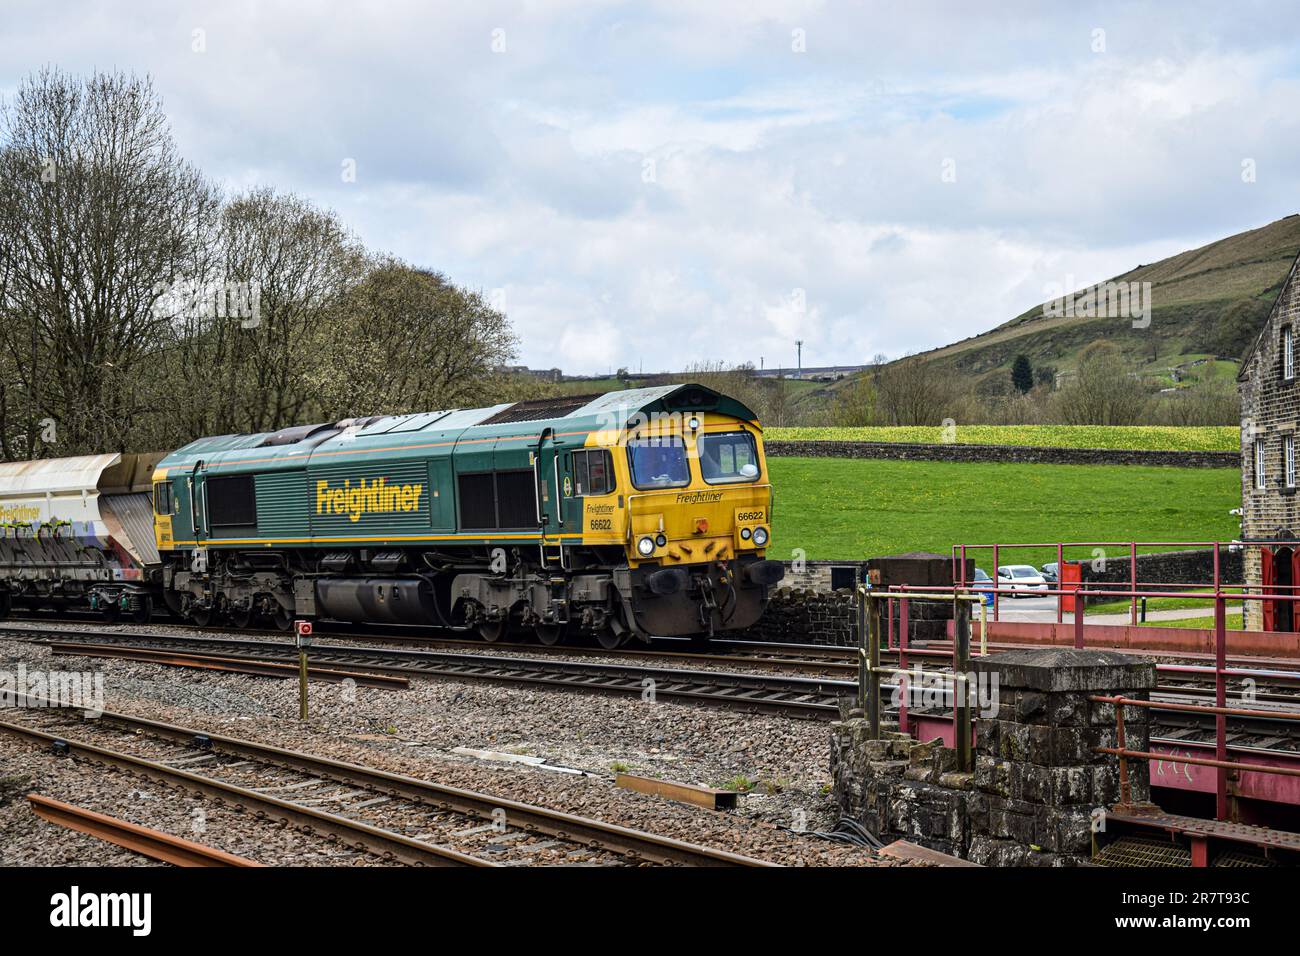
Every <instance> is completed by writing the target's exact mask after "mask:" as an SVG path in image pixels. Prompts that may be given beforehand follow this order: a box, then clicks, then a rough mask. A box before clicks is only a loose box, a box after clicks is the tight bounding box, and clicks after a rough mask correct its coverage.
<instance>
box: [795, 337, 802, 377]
mask: <svg viewBox="0 0 1300 956" xmlns="http://www.w3.org/2000/svg"><path fill="white" fill-rule="evenodd" d="M794 347H795V349H796V350H797V351H798V353H799V370H798V372H796V373H795V376H794V377H795V378H797V379H799V380H800V381H802V380H803V339H795V340H794Z"/></svg>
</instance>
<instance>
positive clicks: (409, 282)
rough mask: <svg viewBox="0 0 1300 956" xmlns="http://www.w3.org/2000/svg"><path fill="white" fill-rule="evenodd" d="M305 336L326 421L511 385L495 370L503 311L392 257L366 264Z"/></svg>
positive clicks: (461, 399) (478, 398)
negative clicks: (313, 356) (352, 284)
mask: <svg viewBox="0 0 1300 956" xmlns="http://www.w3.org/2000/svg"><path fill="white" fill-rule="evenodd" d="M306 341H309V342H311V343H312V349H313V351H315V353H316V355H317V358H318V360H317V361H316V362H315V363H314V366H313V370H312V372H311V374H310V383H311V389H312V393H313V396H314V402H315V404H316V406H317V407H319V408H320V409H321V411H322V413H324V414H325V416H326V417H331V416H335V417H344V416H348V415H358V414H373V413H380V412H385V413H395V412H409V411H427V410H430V409H438V408H453V407H458V406H459V407H464V406H472V405H475V404H486V403H491V402H493V401H500V400H501V399H500V398H499V397H498V395H499V394H500V393H501V390H503V389H504V390H509V391H512V392H517V391H518V390H519V386H520V383H519V382H517V381H512V382H509V383H508V382H506V381H505V380H504V377H503V376H502V375H501V374H500V373H499V372H498V369H500V367H501V366H503V365H505V364H507V363H508V362H509V361H510V360H511V359H512V358H514V355H515V348H516V345H517V341H516V339H515V336H514V333H513V332H512V331H511V328H510V323H509V322H508V321H507V320H506V317H505V315H503V314H502V313H501V312H499V311H497V310H496V309H494V308H492V306H491V305H490V304H489V303H488V302H487V301H486V300H485V299H484V298H483V296H482V295H480V294H478V293H476V292H469V291H466V290H464V289H460V288H458V287H456V286H455V285H452V284H451V283H450V282H449V281H448V280H447V278H446V277H445V276H443V275H441V274H439V273H436V272H431V271H428V270H425V269H416V268H413V267H411V266H408V265H406V264H404V263H401V262H397V261H395V260H391V259H386V260H382V261H379V262H377V263H375V264H374V265H373V266H372V268H371V269H370V271H369V272H368V273H367V274H366V276H365V278H364V279H363V280H362V281H361V282H359V283H358V284H357V285H356V286H355V287H353V288H352V289H351V290H350V291H349V292H348V294H347V295H345V296H343V297H342V298H341V299H340V300H339V302H338V303H337V305H336V307H335V308H333V309H332V310H331V312H330V314H329V315H328V316H327V317H325V318H324V320H323V321H321V322H320V323H319V324H318V325H317V326H316V327H315V328H314V329H313V330H312V334H311V335H310V337H309V338H308V339H307V340H306ZM538 384H539V385H540V384H541V383H538Z"/></svg>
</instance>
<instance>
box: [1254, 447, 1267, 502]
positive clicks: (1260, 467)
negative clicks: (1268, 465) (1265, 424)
mask: <svg viewBox="0 0 1300 956" xmlns="http://www.w3.org/2000/svg"><path fill="white" fill-rule="evenodd" d="M1266 478H1267V476H1266V475H1265V473H1264V442H1263V440H1262V439H1259V438H1256V439H1255V490H1256V491H1263V490H1264V486H1265V484H1264V483H1265V480H1266Z"/></svg>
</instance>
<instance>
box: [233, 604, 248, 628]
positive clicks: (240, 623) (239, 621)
mask: <svg viewBox="0 0 1300 956" xmlns="http://www.w3.org/2000/svg"><path fill="white" fill-rule="evenodd" d="M230 623H231V624H233V625H234V626H235V627H238V628H245V627H248V626H249V625H250V624H252V623H253V609H252V608H236V609H234V610H232V611H231V612H230Z"/></svg>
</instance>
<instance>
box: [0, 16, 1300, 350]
mask: <svg viewBox="0 0 1300 956" xmlns="http://www.w3.org/2000/svg"><path fill="white" fill-rule="evenodd" d="M66 6H67V7H68V9H63V8H61V9H60V10H59V11H58V12H57V15H56V13H55V12H52V11H51V10H50V9H49V8H48V7H47V6H46V5H43V4H37V3H28V4H19V5H18V7H17V9H15V10H14V11H13V12H12V13H11V15H10V16H9V17H8V19H7V23H6V31H5V33H4V34H3V35H2V36H0V64H2V65H0V90H11V89H12V88H13V86H14V85H15V84H16V83H17V82H18V80H19V78H20V77H21V76H22V75H23V74H25V73H27V72H29V71H30V70H33V69H36V68H38V67H40V66H41V65H43V64H46V63H53V64H57V65H59V66H62V67H64V68H66V69H71V70H77V71H85V70H88V69H91V68H94V67H100V68H104V67H120V68H124V69H131V70H135V71H139V72H150V73H152V74H153V75H154V77H155V80H156V85H157V87H158V89H159V91H160V93H161V94H162V95H163V96H164V98H165V100H166V104H167V107H168V111H169V113H170V114H171V116H172V118H173V122H174V126H175V129H176V133H177V137H178V140H179V141H180V143H181V146H182V148H183V150H184V151H185V152H186V154H187V155H189V156H190V157H191V158H192V159H193V160H194V161H195V162H196V163H197V164H198V165H200V166H201V167H202V168H204V169H206V170H207V171H208V172H209V173H210V174H212V175H214V176H215V177H218V178H219V179H221V180H222V181H223V182H225V183H227V184H228V185H230V186H231V187H232V188H237V187H239V186H242V185H248V184H252V183H268V184H270V185H273V186H276V187H278V188H282V189H287V190H294V191H297V192H300V193H302V194H304V195H307V196H309V197H311V198H313V199H315V200H316V201H318V202H320V203H322V204H325V205H330V206H333V207H335V208H336V209H338V210H339V212H340V214H341V215H342V216H343V218H344V219H345V220H346V221H347V222H349V223H350V224H352V225H353V226H354V228H355V229H356V230H357V231H358V233H359V234H360V235H361V236H362V237H363V238H364V239H365V241H366V242H367V243H368V244H370V245H371V246H373V247H375V248H378V249H383V250H387V251H390V252H393V253H396V254H398V255H401V256H403V257H405V258H407V259H410V260H412V261H415V262H417V263H420V264H422V265H428V266H432V267H434V268H438V269H441V270H443V271H444V272H446V273H447V274H448V275H450V276H451V277H452V278H453V279H454V280H455V281H458V282H461V283H463V284H465V285H468V286H471V287H474V288H480V289H485V290H490V289H505V290H506V291H507V298H506V302H507V310H508V312H509V314H510V316H511V319H512V321H513V322H514V323H515V326H516V328H517V330H518V331H519V333H520V336H521V339H522V342H523V349H522V356H521V358H522V359H523V360H524V361H526V362H527V363H528V364H530V365H536V366H547V367H549V366H555V365H559V366H561V367H563V368H564V369H565V370H566V371H592V372H603V371H605V370H606V369H607V368H610V367H613V368H617V367H619V366H620V365H627V366H631V367H638V366H639V365H640V364H641V363H644V365H645V367H646V368H647V369H659V368H674V369H676V368H681V367H683V366H684V365H686V364H689V363H690V362H694V361H701V360H718V359H721V360H726V361H733V362H738V361H754V362H757V361H758V360H759V358H760V356H761V357H762V358H763V359H764V361H765V363H766V364H768V365H774V364H785V365H789V364H792V363H793V362H794V339H795V338H802V339H804V341H805V346H804V361H805V364H809V365H813V364H830V363H840V362H854V361H865V360H866V359H868V358H869V357H870V356H871V355H872V354H874V353H876V352H879V351H885V352H887V353H890V354H898V353H901V352H903V351H909V350H921V349H925V348H930V347H934V346H937V345H942V344H945V343H946V342H948V341H951V340H953V339H959V338H963V337H965V336H967V335H971V334H974V333H976V332H979V331H982V330H985V329H987V328H989V327H991V326H993V325H996V324H998V323H1000V322H1003V321H1005V320H1006V319H1008V318H1010V317H1011V316H1012V315H1014V314H1016V313H1018V312H1020V311H1022V310H1023V309H1025V308H1027V307H1029V306H1030V305H1032V304H1034V303H1035V302H1036V301H1038V300H1039V299H1041V298H1042V296H1043V290H1044V288H1045V287H1046V286H1047V285H1048V284H1049V283H1051V282H1059V281H1062V280H1063V279H1064V277H1065V276H1066V275H1074V276H1076V277H1077V278H1078V279H1079V280H1080V281H1081V282H1088V281H1093V280H1096V279H1101V278H1105V277H1107V276H1109V275H1112V274H1116V273H1119V272H1122V271H1124V270H1126V269H1129V268H1131V267H1132V266H1134V265H1136V264H1137V263H1138V262H1149V261H1152V260H1153V259H1156V258H1159V257H1161V256H1163V255H1168V254H1171V253H1173V252H1177V251H1180V250H1182V249H1185V248H1189V247H1191V246H1194V245H1197V244H1200V243H1203V242H1205V241H1209V240H1212V239H1215V238H1218V237H1220V236H1223V235H1226V234H1229V233H1231V232H1235V231H1238V230H1241V229H1244V228H1250V227H1252V226H1257V225H1261V224H1263V223H1265V222H1268V221H1271V220H1273V219H1276V218H1279V217H1281V216H1283V215H1287V214H1289V213H1291V212H1295V211H1296V209H1295V198H1294V197H1295V196H1296V195H1300V189H1297V187H1298V186H1300V150H1298V149H1297V146H1300V119H1297V118H1296V109H1295V104H1296V103H1297V102H1298V101H1300V81H1298V80H1297V76H1298V75H1300V70H1297V66H1298V65H1300V64H1298V62H1297V57H1296V56H1295V53H1294V48H1295V39H1296V33H1297V31H1300V25H1298V24H1296V23H1295V22H1294V18H1287V17H1279V16H1277V15H1276V13H1275V12H1274V11H1273V10H1272V9H1271V8H1270V7H1269V6H1267V5H1263V4H1261V5H1253V4H1250V3H1247V4H1245V5H1240V4H1239V5H1235V6H1233V7H1231V8H1222V7H1220V6H1218V5H1214V4H1209V3H1206V4H1203V5H1199V6H1198V5H1187V6H1184V7H1180V8H1179V12H1178V14H1177V16H1175V15H1173V14H1171V13H1170V12H1169V10H1168V9H1167V8H1163V7H1161V8H1156V7H1145V6H1138V5H1130V4H1121V5H1116V4H1107V3H1103V4H1097V5H1093V6H1083V7H1072V8H1070V9H1069V10H1051V9H1048V8H1043V7H1041V6H1040V5H1038V4H1029V3H1025V4H1024V5H1023V6H1020V7H1018V8H1016V10H1015V11H1014V12H1013V14H1012V15H1011V16H1010V17H1008V18H1005V19H1003V20H1001V21H999V22H997V23H993V22H991V21H987V20H986V19H985V18H983V17H982V16H977V15H976V13H975V12H973V11H971V10H969V9H968V8H967V7H966V6H965V5H944V4H938V5H928V4H920V5H908V6H906V7H899V6H896V5H875V4H868V5H861V6H857V5H855V6H851V7H850V6H847V5H840V4H824V3H817V2H809V3H800V4H793V5H791V4H786V3H779V2H776V0H770V2H769V0H764V2H762V3H755V2H753V0H748V2H740V0H735V2H725V3H710V4H690V3H684V2H683V3H675V2H664V3H636V4H615V3H582V2H566V3H563V4H554V3H545V4H541V3H527V2H504V0H499V2H493V0H489V2H485V3H480V4H474V5H439V6H438V7H437V8H436V9H434V8H431V7H429V6H428V5H426V4H421V3H416V2H414V0H411V2H406V3H398V4H382V5H379V4H376V5H373V6H366V7H362V6H357V7H355V8H346V12H345V13H341V14H326V13H324V12H320V11H316V10H315V9H313V8H311V7H308V6H302V7H296V8H291V9H290V8H274V7H272V8H268V7H265V6H264V5H260V4H255V3H253V2H252V0H241V2H235V3H227V4H222V5H220V6H213V5H208V4H199V3H195V4H188V5H187V4H184V3H179V4H178V3H163V2H161V0H155V2H152V3H140V4H136V5H133V6H132V7H130V8H122V7H118V6H115V5H114V6H109V5H101V4H98V3H81V4H68V5H66ZM1177 21H1181V22H1177ZM1097 27H1103V28H1104V29H1105V30H1106V38H1107V52H1105V53H1103V54H1096V53H1093V52H1092V51H1091V49H1090V46H1089V44H1090V40H1091V36H1092V30H1093V29H1094V28H1097ZM195 28H202V29H204V30H206V41H207V51H206V52H205V53H203V54H196V53H194V52H192V50H191V31H192V30H193V29H195ZM796 28H797V29H801V30H803V31H804V33H805V36H806V39H807V52H806V53H795V52H793V51H792V49H791V43H790V40H791V31H792V30H793V29H796ZM497 29H500V30H504V31H505V33H504V38H505V44H506V49H505V52H502V53H494V52H493V51H492V48H491V40H492V31H493V30H497ZM1246 157H1250V158H1253V159H1255V160H1256V162H1257V165H1258V170H1259V178H1258V181H1257V182H1256V183H1254V184H1250V185H1247V184H1244V183H1242V182H1241V179H1240V175H1239V174H1240V163H1241V160H1242V159H1243V158H1246ZM345 158H353V159H355V160H356V162H357V168H358V180H357V182H356V183H355V184H345V183H343V182H342V181H341V180H340V176H339V172H340V163H341V161H342V160H343V159H345ZM946 160H951V161H952V165H951V166H950V167H949V168H952V169H955V171H956V181H955V182H944V181H943V179H942V177H941V173H942V171H943V170H944V168H945V167H944V163H945V161H946ZM647 161H651V162H652V164H653V165H652V166H649V165H647ZM648 174H652V175H648ZM647 178H650V179H651V180H652V181H650V182H647V181H645V180H646V179H647ZM796 289H802V290H804V295H805V296H806V305H805V307H804V309H803V311H797V310H796V309H795V308H794V307H793V305H792V301H793V300H792V296H793V294H794V290H796Z"/></svg>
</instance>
